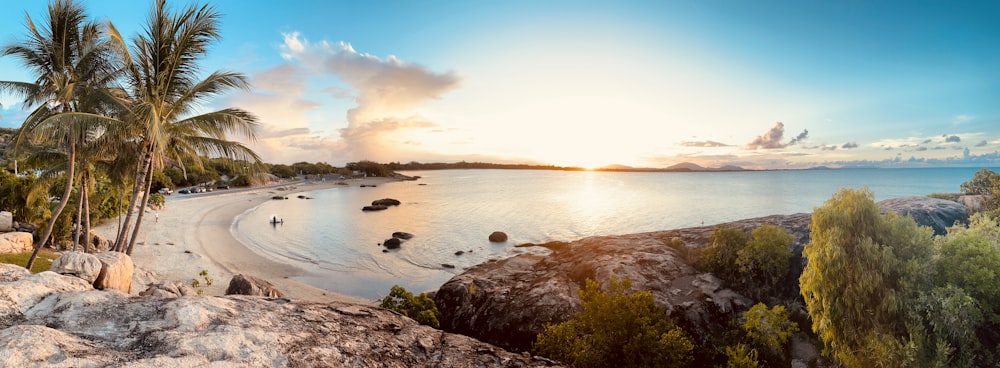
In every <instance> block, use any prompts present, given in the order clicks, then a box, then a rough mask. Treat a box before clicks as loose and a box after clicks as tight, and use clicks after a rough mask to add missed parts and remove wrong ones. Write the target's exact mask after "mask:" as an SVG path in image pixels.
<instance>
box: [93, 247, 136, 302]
mask: <svg viewBox="0 0 1000 368" xmlns="http://www.w3.org/2000/svg"><path fill="white" fill-rule="evenodd" d="M95 255H96V256H97V259H98V260H100V261H101V273H100V274H99V275H98V276H97V280H94V288H95V289H99V290H104V289H115V290H119V291H121V292H123V293H126V294H128V293H131V292H132V273H133V272H134V271H135V264H134V263H132V257H129V256H127V255H125V253H119V252H104V253H97V254H95Z"/></svg>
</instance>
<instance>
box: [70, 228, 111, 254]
mask: <svg viewBox="0 0 1000 368" xmlns="http://www.w3.org/2000/svg"><path fill="white" fill-rule="evenodd" d="M85 242H86V240H85V237H84V236H83V234H80V240H79V244H80V248H77V249H79V250H80V251H85V252H87V253H103V252H107V251H108V250H110V249H111V240H108V239H105V238H104V237H103V236H101V235H100V234H98V233H95V232H94V231H93V230H91V231H90V246H89V247H86V249H83V245H84V243H85Z"/></svg>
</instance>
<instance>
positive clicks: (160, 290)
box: [139, 281, 198, 298]
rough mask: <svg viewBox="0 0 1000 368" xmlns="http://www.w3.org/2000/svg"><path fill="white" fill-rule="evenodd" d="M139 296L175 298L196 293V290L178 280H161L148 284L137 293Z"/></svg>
mask: <svg viewBox="0 0 1000 368" xmlns="http://www.w3.org/2000/svg"><path fill="white" fill-rule="evenodd" d="M139 295H140V296H154V297H158V298H177V297H181V296H188V295H198V291H197V290H195V289H194V288H193V287H191V286H190V285H188V284H185V283H183V282H179V281H163V282H158V283H154V284H149V285H148V287H147V288H146V290H143V291H142V292H141V293H139Z"/></svg>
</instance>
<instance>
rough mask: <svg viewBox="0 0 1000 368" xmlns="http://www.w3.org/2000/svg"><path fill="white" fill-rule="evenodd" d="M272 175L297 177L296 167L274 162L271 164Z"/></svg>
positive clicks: (287, 177)
mask: <svg viewBox="0 0 1000 368" xmlns="http://www.w3.org/2000/svg"><path fill="white" fill-rule="evenodd" d="M270 172H271V175H274V176H277V177H279V178H285V179H290V178H294V177H295V174H296V173H295V169H293V168H292V167H291V166H288V165H282V164H274V165H271V170H270Z"/></svg>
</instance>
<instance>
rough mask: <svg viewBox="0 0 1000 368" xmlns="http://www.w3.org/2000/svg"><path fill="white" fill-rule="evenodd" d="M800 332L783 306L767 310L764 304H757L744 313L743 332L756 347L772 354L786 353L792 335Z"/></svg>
mask: <svg viewBox="0 0 1000 368" xmlns="http://www.w3.org/2000/svg"><path fill="white" fill-rule="evenodd" d="M798 330H799V327H798V325H797V324H796V323H795V322H793V321H792V320H791V319H790V318H789V317H788V311H786V310H785V306H783V305H775V306H774V307H771V309H767V305H765V304H764V303H757V304H756V305H754V306H753V307H751V308H750V310H748V311H746V313H743V331H744V332H746V334H747V337H749V338H750V340H751V341H752V342H753V344H754V345H755V346H759V347H762V348H764V349H768V350H770V351H771V352H772V353H784V351H785V347H786V346H788V341H789V339H791V337H792V334H794V333H795V332H797V331H798Z"/></svg>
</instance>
